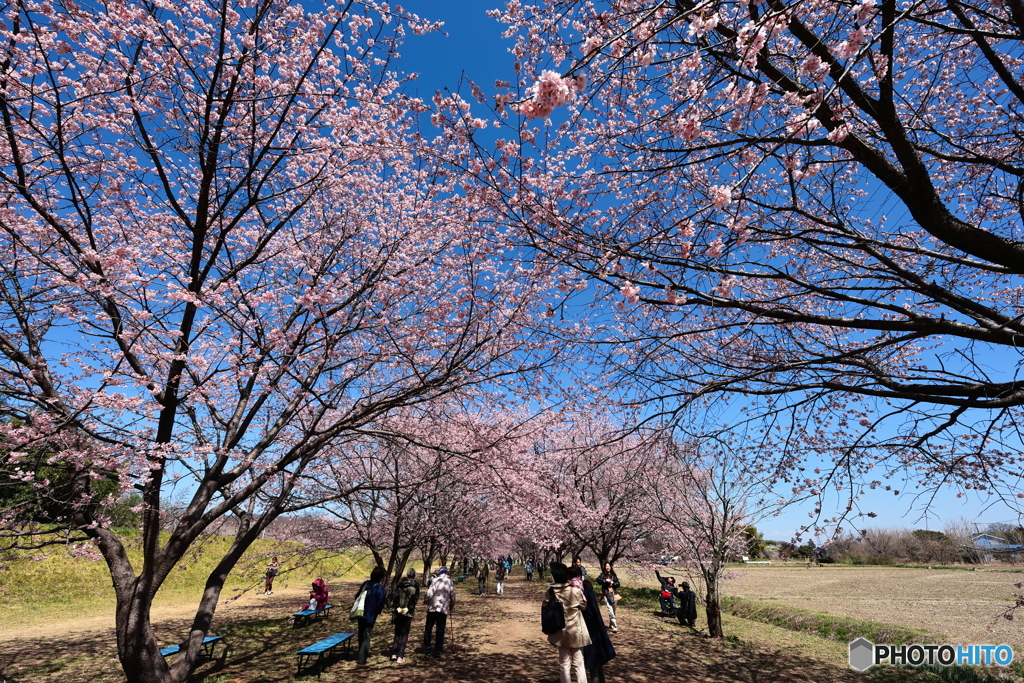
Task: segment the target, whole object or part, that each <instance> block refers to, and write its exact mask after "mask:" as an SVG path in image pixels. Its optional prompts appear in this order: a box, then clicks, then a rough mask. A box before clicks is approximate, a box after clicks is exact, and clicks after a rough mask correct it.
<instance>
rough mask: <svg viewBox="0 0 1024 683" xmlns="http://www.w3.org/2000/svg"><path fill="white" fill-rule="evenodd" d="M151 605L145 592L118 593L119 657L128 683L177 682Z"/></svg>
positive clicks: (117, 626) (116, 618)
mask: <svg viewBox="0 0 1024 683" xmlns="http://www.w3.org/2000/svg"><path fill="white" fill-rule="evenodd" d="M136 586H137V583H136ZM150 602H151V601H150V600H148V599H146V597H145V595H144V591H139V590H134V591H117V608H116V612H115V614H116V616H115V623H116V629H115V631H116V634H117V658H118V660H119V661H120V662H121V669H122V670H123V671H124V672H125V677H126V680H127V683H176V682H175V680H174V678H173V676H172V675H171V669H170V667H169V666H168V665H167V660H165V659H164V658H163V657H162V656H161V655H160V645H159V644H158V643H157V641H156V637H155V636H154V634H153V628H152V626H151V624H150V622H149V608H150Z"/></svg>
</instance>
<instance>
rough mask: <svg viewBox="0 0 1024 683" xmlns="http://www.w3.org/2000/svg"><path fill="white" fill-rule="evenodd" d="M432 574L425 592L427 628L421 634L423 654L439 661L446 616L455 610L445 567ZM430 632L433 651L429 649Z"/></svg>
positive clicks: (452, 590)
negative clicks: (433, 575)
mask: <svg viewBox="0 0 1024 683" xmlns="http://www.w3.org/2000/svg"><path fill="white" fill-rule="evenodd" d="M434 574H435V578H434V580H433V581H431V582H430V588H429V589H428V590H427V600H426V602H427V626H426V629H425V630H424V632H423V652H424V654H426V655H428V656H433V657H434V658H435V659H439V658H440V657H441V653H442V652H443V651H444V630H445V626H446V625H447V623H448V615H449V614H451V613H452V610H454V609H455V584H454V583H452V580H451V577H449V576H448V568H447V567H440V568H439V569H438V570H437V571H436V572H434ZM432 632H434V633H433V635H434V638H433V645H434V647H433V650H431V647H430V645H431V633H432Z"/></svg>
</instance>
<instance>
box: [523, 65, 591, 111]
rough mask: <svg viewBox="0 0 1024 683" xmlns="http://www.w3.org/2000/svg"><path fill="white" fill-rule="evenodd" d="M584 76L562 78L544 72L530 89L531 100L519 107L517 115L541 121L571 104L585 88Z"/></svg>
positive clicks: (555, 72)
mask: <svg viewBox="0 0 1024 683" xmlns="http://www.w3.org/2000/svg"><path fill="white" fill-rule="evenodd" d="M586 83H587V81H586V77H585V76H567V77H563V76H562V75H561V74H559V73H558V72H557V71H551V70H550V69H547V70H544V71H542V72H541V74H540V78H539V79H538V80H537V82H536V83H535V84H534V85H533V87H532V88H531V93H532V96H531V98H530V99H529V100H528V101H526V102H524V103H522V104H520V105H519V113H520V114H522V115H524V116H526V117H527V118H530V119H543V118H547V117H548V116H550V115H551V112H553V111H554V110H555V109H557V108H558V107H562V106H565V105H567V104H569V103H570V102H572V100H573V98H574V97H575V95H576V93H577V92H580V91H582V90H583V88H585V87H586Z"/></svg>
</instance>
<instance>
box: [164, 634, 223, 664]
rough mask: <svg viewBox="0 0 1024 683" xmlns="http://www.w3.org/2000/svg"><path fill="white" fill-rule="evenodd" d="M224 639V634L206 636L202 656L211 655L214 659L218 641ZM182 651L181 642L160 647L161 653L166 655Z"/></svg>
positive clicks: (200, 651) (200, 652)
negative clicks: (214, 650)
mask: <svg viewBox="0 0 1024 683" xmlns="http://www.w3.org/2000/svg"><path fill="white" fill-rule="evenodd" d="M220 640H224V636H206V637H205V638H203V647H202V649H201V650H199V656H200V657H209V658H210V659H213V648H214V646H215V645H216V644H217V642H218V641H220ZM180 651H181V644H178V645H170V646H168V647H164V648H161V649H160V654H161V655H163V656H164V657H170V656H171V655H176V654H178V653H179V652H180Z"/></svg>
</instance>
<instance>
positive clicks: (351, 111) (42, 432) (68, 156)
mask: <svg viewBox="0 0 1024 683" xmlns="http://www.w3.org/2000/svg"><path fill="white" fill-rule="evenodd" d="M0 21H2V23H0V38H2V40H3V48H2V55H0V117H2V119H3V126H4V129H3V130H4V132H3V136H2V141H0V195H2V197H0V235H2V237H0V250H2V258H0V287H3V300H2V302H0V353H2V356H0V394H2V396H3V411H4V414H5V417H6V419H5V420H4V422H3V423H2V424H0V439H2V440H3V451H2V453H3V454H2V456H0V469H2V475H3V478H5V479H6V480H7V481H17V482H20V483H23V484H28V485H30V486H31V488H33V489H35V490H38V491H46V490H47V487H48V486H49V483H50V482H49V481H47V479H46V477H45V476H44V475H43V474H41V472H40V470H38V469H33V467H31V466H30V463H32V462H36V461H37V458H36V457H35V455H34V454H38V453H43V452H45V453H47V454H48V455H47V458H46V461H47V465H48V466H49V467H51V468H55V469H59V470H61V471H62V472H63V475H62V477H63V478H62V482H68V484H66V486H68V487H69V489H70V490H69V492H68V494H67V496H66V506H65V508H64V509H63V510H62V511H60V512H58V513H55V514H54V516H53V518H51V519H49V520H47V521H49V522H52V523H56V524H60V525H62V526H64V527H66V528H68V529H70V530H71V531H72V532H73V534H74V536H75V537H76V538H80V539H81V538H84V539H90V540H91V541H92V542H93V543H94V544H95V546H96V548H97V550H98V551H99V552H100V553H101V554H102V556H103V559H104V560H105V561H106V564H107V566H108V567H109V570H110V574H111V578H112V582H113V588H114V592H115V595H116V601H117V604H116V614H115V618H116V635H117V651H118V657H119V659H120V662H121V665H122V667H123V669H124V671H125V674H126V676H127V680H128V681H130V682H131V683H136V682H140V683H141V682H145V683H150V682H153V683H156V682H159V683H170V682H179V681H183V680H185V678H186V677H187V676H188V674H189V671H190V670H191V669H192V667H193V665H194V663H195V661H196V657H197V655H198V653H199V648H200V644H201V642H202V639H203V637H204V635H205V634H207V633H208V632H209V630H210V628H211V624H212V622H213V619H214V614H215V610H216V606H217V603H218V600H219V599H220V596H221V590H222V587H223V585H224V580H225V578H226V576H227V575H228V573H229V572H230V571H231V570H232V568H233V567H234V566H235V564H236V563H237V562H238V560H239V558H240V557H241V556H242V555H243V553H244V552H245V551H246V549H247V548H248V547H249V546H250V544H251V543H252V542H253V540H255V539H256V538H257V537H258V536H259V535H260V534H261V533H262V531H263V530H264V529H266V528H267V526H268V524H270V523H271V522H272V521H273V520H274V519H275V518H277V517H278V516H280V515H282V514H287V513H294V512H297V511H300V510H303V509H307V508H308V507H309V506H311V505H313V504H318V503H321V502H323V496H324V495H331V496H338V495H341V494H344V493H346V492H347V491H350V490H354V489H358V488H360V487H361V486H363V484H362V483H360V482H354V483H352V484H350V485H349V486H348V487H345V488H342V489H341V490H335V491H333V492H330V493H329V494H325V493H323V492H320V493H318V494H316V495H314V494H313V493H312V492H313V491H315V490H316V485H315V482H316V481H317V480H318V478H319V477H321V476H323V475H324V473H325V470H324V469H323V465H324V462H325V460H326V456H325V453H326V452H328V451H329V450H330V449H331V448H333V447H335V446H337V445H338V444H340V443H343V442H345V441H346V440H348V439H351V438H352V437H353V435H358V434H359V430H360V429H362V428H364V427H365V426H366V425H370V424H373V423H374V422H377V421H379V420H381V419H382V418H383V416H386V415H387V414H389V413H390V412H392V411H394V410H396V409H398V408H401V407H403V406H417V405H422V404H424V403H426V402H428V401H430V400H433V399H435V398H437V397H439V396H443V395H445V394H449V393H451V392H455V391H461V390H463V389H465V388H467V387H476V386H480V385H482V384H483V383H485V382H487V381H490V380H495V381H501V382H504V386H505V389H506V390H508V389H510V388H511V387H510V384H512V383H514V381H515V377H517V376H520V373H523V372H527V371H530V370H532V369H535V368H537V367H540V366H542V365H543V364H544V363H546V362H548V359H549V358H550V356H551V353H552V351H551V349H552V348H553V347H552V346H551V345H550V344H548V343H547V342H542V340H541V339H540V338H539V337H537V336H536V335H535V330H536V329H537V328H538V327H539V326H540V325H541V324H542V323H543V322H544V321H545V320H546V319H545V318H544V317H543V314H544V312H545V311H544V308H543V304H542V302H543V300H544V295H545V293H546V292H547V291H548V290H549V283H548V282H547V278H548V276H549V273H548V272H547V271H545V270H544V267H543V264H538V265H537V267H533V266H532V265H531V264H522V263H520V262H518V261H517V259H518V258H519V257H518V256H517V254H518V253H519V252H516V250H515V247H514V245H510V244H509V239H510V235H509V233H507V232H503V231H502V230H500V229H498V228H497V227H495V224H494V223H493V222H481V221H478V220H477V216H478V215H479V210H478V209H479V207H478V206H476V204H475V201H476V200H475V199H474V198H473V197H471V196H470V195H468V194H467V193H464V192H462V191H461V189H460V186H459V185H458V183H457V178H456V176H454V175H453V174H452V172H451V171H450V169H451V168H456V167H458V165H459V163H458V157H459V155H460V154H462V153H463V152H464V145H465V144H466V139H467V136H466V131H465V130H463V129H462V128H459V127H457V126H456V127H453V126H449V125H448V124H449V122H450V121H451V120H452V119H453V117H454V114H453V112H461V111H463V110H464V107H463V106H462V103H461V102H460V101H459V100H458V98H456V97H441V96H439V97H437V98H435V99H434V101H432V102H423V101H420V100H418V99H413V98H410V97H408V96H406V95H404V94H402V92H401V86H402V81H401V79H400V78H399V77H398V76H396V75H394V74H393V73H392V72H390V71H389V70H388V66H389V63H390V60H391V59H392V58H393V57H394V56H395V54H396V53H395V49H396V46H397V44H398V41H399V40H400V39H401V37H402V35H403V34H404V32H405V31H407V30H411V31H414V32H422V31H426V30H431V28H432V25H430V24H429V23H427V22H424V21H422V20H420V19H419V18H417V17H415V16H413V15H410V14H407V13H404V12H403V11H401V10H399V9H397V8H395V9H391V8H389V6H388V5H386V4H384V3H376V2H374V1H373V0H365V1H361V2H348V3H343V4H342V5H340V6H330V7H327V8H325V9H324V10H323V11H320V12H319V13H314V12H311V11H307V10H306V9H305V8H304V7H303V6H301V5H298V4H289V3H287V2H283V1H282V0H218V1H215V2H212V3H210V2H191V1H189V0H185V1H183V2H177V3H169V2H164V1H162V0H158V1H157V2H147V3H142V2H136V1H135V0H115V1H114V2H109V3H103V4H97V3H85V4H81V3H72V2H63V1H61V0H58V1H56V2H39V3H36V2H16V3H9V4H7V5H5V6H4V9H3V18H2V20H0ZM427 114H430V117H431V124H432V125H435V124H436V125H438V126H441V128H438V129H437V131H438V134H436V135H425V134H423V132H422V131H421V130H420V127H419V126H420V123H421V119H423V118H424V117H425V116H426V115H427ZM424 123H425V121H424ZM428 138H429V139H428ZM103 481H112V482H115V483H116V487H115V489H116V492H115V493H114V494H112V497H116V495H117V494H118V493H128V492H132V491H134V492H137V493H138V494H139V495H140V496H141V501H140V502H139V505H138V506H137V507H136V510H137V512H138V514H139V515H140V517H141V526H142V529H141V539H140V540H141V553H142V558H141V561H139V562H132V561H130V560H129V557H128V554H127V552H126V545H125V539H123V538H122V537H120V536H119V535H118V533H116V532H115V531H114V530H113V529H111V528H109V527H108V526H107V520H106V519H104V517H103V516H102V506H97V505H95V504H94V503H96V502H97V501H96V491H97V482H103ZM63 485H64V484H63V483H62V486H63ZM176 487H177V488H176ZM172 496H173V497H177V498H179V499H182V500H184V501H185V503H184V505H183V507H182V508H181V509H179V510H178V511H177V515H176V518H177V522H176V524H175V526H174V528H173V529H172V530H170V531H169V532H165V533H164V534H163V535H162V534H161V524H162V502H163V500H165V499H167V498H170V497H172ZM98 502H100V503H102V502H103V501H98ZM25 509H26V508H25V507H24V506H22V507H19V506H18V505H13V506H11V507H10V508H9V509H7V510H5V511H3V513H2V514H3V517H2V521H3V526H2V532H0V534H2V536H0V537H2V539H3V543H4V545H5V546H10V545H20V546H22V547H31V546H38V545H40V544H45V543H48V542H51V540H52V536H48V535H47V533H48V532H49V531H51V530H52V528H53V527H52V526H48V527H47V526H39V525H38V524H37V525H32V524H25V523H24V518H21V517H19V514H20V513H21V512H24V510H25ZM36 509H38V508H36ZM229 515H230V516H233V517H234V518H235V519H236V525H235V526H234V528H235V531H234V534H233V535H234V542H233V544H232V545H231V546H230V548H229V549H228V550H227V551H226V553H225V554H224V556H223V558H222V559H221V560H220V562H219V563H218V565H217V566H216V568H215V569H214V570H213V571H212V572H211V574H210V575H209V577H208V578H207V582H206V585H205V589H204V592H203V595H202V597H201V599H200V601H199V604H198V606H197V610H196V614H195V617H194V620H193V621H192V624H191V627H190V628H189V629H188V632H187V633H186V634H183V635H184V647H183V648H182V654H181V655H180V656H179V657H178V658H176V659H175V660H174V662H173V663H170V664H169V663H167V662H165V661H164V659H163V658H162V657H161V656H160V654H159V643H157V641H156V638H155V636H154V633H153V630H152V628H151V625H150V608H151V605H152V602H153V599H154V596H155V595H156V593H157V592H158V591H159V589H160V587H161V585H162V583H163V581H164V579H165V578H166V577H167V575H168V573H169V572H170V571H172V569H173V568H174V567H175V566H176V564H177V563H178V562H179V561H181V559H182V558H183V557H184V556H185V555H186V553H187V552H188V550H189V548H190V546H192V544H193V543H195V542H196V541H197V539H199V538H200V537H201V536H202V535H203V534H204V533H207V532H208V531H209V530H211V529H213V528H216V526H215V523H216V522H217V521H218V520H219V519H221V518H223V517H225V516H229ZM35 521H40V520H38V519H37V520H35Z"/></svg>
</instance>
